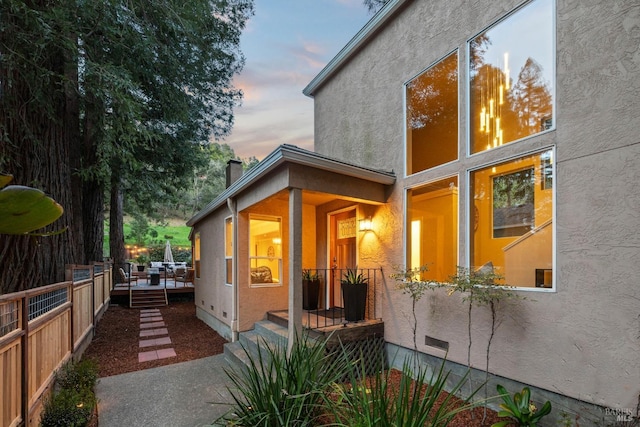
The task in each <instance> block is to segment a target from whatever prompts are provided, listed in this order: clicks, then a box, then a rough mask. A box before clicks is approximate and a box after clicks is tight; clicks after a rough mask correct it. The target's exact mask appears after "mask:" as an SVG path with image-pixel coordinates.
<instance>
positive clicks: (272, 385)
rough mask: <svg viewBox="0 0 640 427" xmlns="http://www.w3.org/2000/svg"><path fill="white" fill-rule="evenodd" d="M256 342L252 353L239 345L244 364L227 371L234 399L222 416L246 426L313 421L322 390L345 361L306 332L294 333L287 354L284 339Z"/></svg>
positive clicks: (340, 372)
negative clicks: (273, 342) (333, 356)
mask: <svg viewBox="0 0 640 427" xmlns="http://www.w3.org/2000/svg"><path fill="white" fill-rule="evenodd" d="M261 344H262V345H261V346H259V347H258V352H257V356H254V355H253V354H252V353H250V352H249V350H248V349H247V348H244V347H243V349H244V352H245V354H246V356H247V358H248V359H249V366H248V368H247V369H242V370H239V371H233V370H227V371H226V372H227V375H228V376H229V378H230V379H231V381H232V382H233V384H234V386H235V388H234V389H232V388H229V392H230V393H231V395H232V397H233V399H234V402H235V404H234V407H233V410H232V411H231V414H230V415H227V416H226V417H225V418H226V419H227V421H229V422H230V425H236V426H251V427H253V426H265V427H267V426H274V427H276V426H313V425H316V424H314V420H316V418H317V416H318V414H319V412H318V411H319V409H320V406H321V403H322V402H323V396H324V394H325V392H327V391H328V389H329V387H330V385H331V384H333V383H334V382H335V381H337V380H338V379H339V378H341V377H343V376H344V374H345V370H344V365H343V364H341V363H336V362H335V361H331V360H330V359H329V357H330V356H328V355H326V354H325V342H322V341H317V342H316V341H314V340H312V339H310V338H309V337H308V334H306V333H304V334H302V336H298V337H297V338H296V339H295V342H294V344H293V347H292V349H291V351H290V354H289V355H287V351H286V348H285V347H284V345H279V346H273V347H270V346H268V345H267V343H266V342H263V343H261ZM263 347H265V348H266V350H265V349H264V348H263Z"/></svg>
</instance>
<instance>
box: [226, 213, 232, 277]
mask: <svg viewBox="0 0 640 427" xmlns="http://www.w3.org/2000/svg"><path fill="white" fill-rule="evenodd" d="M224 256H225V264H224V265H225V277H226V282H225V283H226V284H228V285H232V284H233V220H232V219H231V218H227V219H225V220H224Z"/></svg>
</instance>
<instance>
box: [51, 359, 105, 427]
mask: <svg viewBox="0 0 640 427" xmlns="http://www.w3.org/2000/svg"><path fill="white" fill-rule="evenodd" d="M97 382H98V366H97V364H96V363H95V362H94V361H93V360H90V359H85V360H82V361H80V362H78V363H75V362H73V361H69V362H67V363H65V364H64V365H63V366H62V367H61V368H60V369H59V370H58V371H56V373H55V389H54V391H53V392H52V394H51V396H50V397H49V399H47V400H46V401H45V403H44V409H43V411H42V415H41V417H40V425H41V426H42V427H82V426H86V425H88V423H89V421H90V420H91V416H92V414H93V410H94V408H95V406H96V404H97V400H96V397H95V394H94V389H95V386H96V384H97Z"/></svg>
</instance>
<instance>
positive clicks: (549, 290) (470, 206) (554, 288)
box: [464, 145, 557, 293]
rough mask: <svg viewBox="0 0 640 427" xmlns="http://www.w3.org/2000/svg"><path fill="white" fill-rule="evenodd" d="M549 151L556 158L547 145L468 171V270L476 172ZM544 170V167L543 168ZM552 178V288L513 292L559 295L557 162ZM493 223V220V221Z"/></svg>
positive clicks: (466, 248)
mask: <svg viewBox="0 0 640 427" xmlns="http://www.w3.org/2000/svg"><path fill="white" fill-rule="evenodd" d="M488 151H492V150H488ZM547 151H551V153H552V154H551V156H552V158H553V159H555V158H556V146H555V145H546V146H541V147H536V148H534V149H529V150H526V151H522V152H518V153H516V154H513V155H512V156H509V157H505V158H503V157H499V158H497V159H492V160H491V161H488V162H487V163H482V164H478V165H474V166H473V167H472V168H469V169H467V170H466V188H465V203H466V211H467V213H468V215H467V223H466V225H465V229H466V235H465V243H464V246H465V254H464V256H465V259H466V267H467V268H472V267H473V266H472V265H471V259H472V253H471V247H472V242H471V239H473V232H472V231H471V229H472V228H473V226H474V224H473V222H474V220H475V218H474V216H472V215H471V214H470V213H471V212H472V209H474V206H475V205H474V203H473V196H474V195H473V194H472V191H471V189H472V185H471V182H472V175H473V173H474V172H477V171H480V170H483V169H487V168H491V167H493V166H498V165H501V164H504V163H509V162H513V161H515V160H517V159H521V158H525V157H528V156H535V155H539V156H541V157H542V154H543V153H545V152H547ZM541 169H542V167H541ZM534 173H536V171H535V170H534ZM551 174H552V175H551V176H552V179H553V186H552V187H551V188H549V189H548V190H550V191H551V236H552V238H551V267H552V272H551V287H550V288H542V287H528V286H513V287H512V288H511V289H513V290H517V291H524V292H545V293H557V279H556V274H557V263H556V209H557V200H556V197H557V196H556V195H557V192H556V189H557V176H556V162H555V161H553V162H552V163H551ZM534 185H535V184H534ZM491 197H493V195H491ZM534 210H535V205H534ZM492 221H493V220H492Z"/></svg>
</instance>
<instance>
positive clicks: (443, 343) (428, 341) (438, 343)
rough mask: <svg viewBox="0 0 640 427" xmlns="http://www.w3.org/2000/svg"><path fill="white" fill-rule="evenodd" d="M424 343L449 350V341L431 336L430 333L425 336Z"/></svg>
mask: <svg viewBox="0 0 640 427" xmlns="http://www.w3.org/2000/svg"><path fill="white" fill-rule="evenodd" d="M424 345H428V346H429V347H435V348H439V349H440V350H444V351H447V350H449V343H448V342H447V341H442V340H439V339H438V338H434V337H430V336H429V335H425V336H424Z"/></svg>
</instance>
